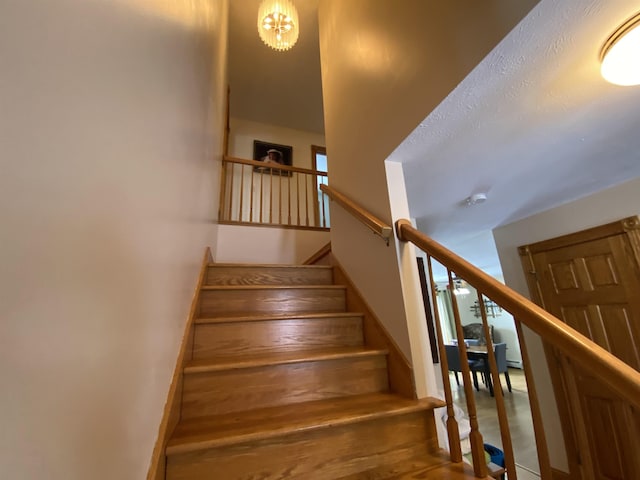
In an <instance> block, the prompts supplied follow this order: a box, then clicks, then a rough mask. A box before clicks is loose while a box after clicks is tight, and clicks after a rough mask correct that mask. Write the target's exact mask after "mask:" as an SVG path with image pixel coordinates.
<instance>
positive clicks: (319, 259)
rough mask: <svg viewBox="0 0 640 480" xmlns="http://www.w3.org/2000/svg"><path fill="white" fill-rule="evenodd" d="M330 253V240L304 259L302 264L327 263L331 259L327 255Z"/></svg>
mask: <svg viewBox="0 0 640 480" xmlns="http://www.w3.org/2000/svg"><path fill="white" fill-rule="evenodd" d="M330 253H331V242H329V243H327V244H326V245H325V246H324V247H322V248H321V249H320V250H318V251H317V252H316V253H314V254H313V255H311V256H310V257H309V258H307V259H306V260H305V261H304V263H303V264H304V265H329V264H330V261H331V259H330V258H329V255H330Z"/></svg>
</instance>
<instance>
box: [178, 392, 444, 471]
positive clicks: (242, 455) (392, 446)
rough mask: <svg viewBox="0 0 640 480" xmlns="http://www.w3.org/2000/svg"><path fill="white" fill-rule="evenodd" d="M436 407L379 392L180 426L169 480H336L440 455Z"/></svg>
mask: <svg viewBox="0 0 640 480" xmlns="http://www.w3.org/2000/svg"><path fill="white" fill-rule="evenodd" d="M442 405H443V402H442V401H440V400H437V399H424V400H419V401H418V400H409V399H406V398H402V397H399V396H397V395H394V394H388V393H387V394H383V393H377V394H369V395H359V396H353V397H347V398H345V397H340V398H335V399H331V400H323V401H315V402H306V403H299V404H296V405H287V406H284V407H278V408H260V409H256V410H252V411H247V412H240V413H234V414H230V415H216V416H211V417H207V418H199V419H193V420H185V421H181V422H180V424H178V426H177V428H176V430H175V432H174V435H173V437H172V438H171V440H170V441H169V444H168V446H167V450H166V453H167V479H168V480H176V479H184V480H187V479H194V480H195V479H199V478H221V479H222V478H224V479H225V480H236V479H247V478H261V479H265V480H267V479H273V480H275V479H283V478H287V479H288V480H289V479H291V480H297V479H300V480H301V479H309V478H313V479H314V480H335V479H337V478H341V477H344V476H345V475H350V474H356V473H358V472H364V471H367V470H370V469H372V468H374V467H377V466H382V465H385V464H396V463H399V462H403V461H410V460H411V459H413V458H418V457H422V458H427V457H428V456H430V455H432V454H436V452H437V451H438V448H437V442H436V440H435V439H436V433H435V423H434V419H433V412H432V409H433V408H436V407H439V406H442ZM434 457H437V456H436V455H434ZM438 462H440V460H438ZM420 466H422V465H420ZM353 478H370V477H365V476H362V477H357V476H356V477H353ZM371 478H374V477H371Z"/></svg>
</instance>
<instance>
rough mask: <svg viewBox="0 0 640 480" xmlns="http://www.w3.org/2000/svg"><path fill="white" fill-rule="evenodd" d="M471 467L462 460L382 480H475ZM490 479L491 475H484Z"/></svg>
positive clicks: (486, 478)
mask: <svg viewBox="0 0 640 480" xmlns="http://www.w3.org/2000/svg"><path fill="white" fill-rule="evenodd" d="M374 478H375V477H374ZM477 478H478V477H476V476H475V475H474V473H473V468H472V467H471V465H468V464H466V463H464V462H462V463H448V464H444V465H439V466H436V467H435V468H434V467H433V466H429V467H426V468H419V469H417V470H412V471H409V472H406V473H402V474H400V475H395V476H391V477H387V478H385V479H384V480H477ZM484 479H485V480H492V478H491V477H489V476H487V477H484Z"/></svg>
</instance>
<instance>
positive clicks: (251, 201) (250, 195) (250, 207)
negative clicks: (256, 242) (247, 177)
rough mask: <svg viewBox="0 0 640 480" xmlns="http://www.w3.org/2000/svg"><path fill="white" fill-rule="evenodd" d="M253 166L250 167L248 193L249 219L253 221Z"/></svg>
mask: <svg viewBox="0 0 640 480" xmlns="http://www.w3.org/2000/svg"><path fill="white" fill-rule="evenodd" d="M253 170H254V168H253V167H251V192H250V194H249V197H250V198H249V221H250V222H253V188H254V187H253V177H255V175H256V174H255V172H254V171H253Z"/></svg>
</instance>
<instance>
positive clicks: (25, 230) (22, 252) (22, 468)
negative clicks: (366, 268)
mask: <svg viewBox="0 0 640 480" xmlns="http://www.w3.org/2000/svg"><path fill="white" fill-rule="evenodd" d="M169 4H170V5H169ZM226 12H227V2H226V1H213V0H211V1H208V0H189V1H187V0H174V1H173V2H166V1H162V0H155V1H154V0H29V1H23V0H8V1H3V2H1V3H0V69H1V71H2V74H1V76H0V106H1V107H0V109H1V110H0V111H1V113H0V172H1V173H0V178H1V179H2V188H0V218H1V220H2V228H1V229H0V245H2V249H1V251H0V252H1V253H0V255H1V259H0V263H1V264H2V270H1V274H0V275H1V276H0V318H1V319H2V321H1V322H0V360H1V361H0V378H2V393H1V394H0V398H1V400H0V405H1V408H0V425H2V427H1V429H2V434H0V465H2V476H3V478H11V479H13V480H27V479H29V480H31V479H37V478H38V479H44V478H46V479H61V480H62V479H64V480H75V479H77V480H87V479H92V480H99V479H105V480H113V479H121V480H127V479H132V480H133V479H136V480H139V479H141V478H144V476H145V474H146V470H147V467H148V465H149V459H150V455H151V450H152V447H153V444H154V441H155V438H156V435H157V431H158V425H159V422H160V417H161V413H162V409H163V405H164V401H165V399H166V395H167V391H168V387H169V381H170V378H171V373H172V370H173V367H174V364H175V360H176V356H177V352H178V346H179V342H180V338H181V335H182V332H183V329H184V323H185V320H186V316H187V314H188V310H189V303H190V297H191V294H192V290H193V288H194V286H195V282H196V279H197V274H198V267H199V263H200V260H201V258H202V255H203V253H204V248H205V246H206V245H208V244H210V243H212V239H213V238H214V236H215V234H216V233H215V231H216V229H215V226H214V223H213V221H214V220H215V218H214V215H215V212H216V201H217V193H216V191H217V175H218V173H217V172H218V167H219V153H220V150H221V145H220V135H219V133H220V132H221V130H222V122H221V113H222V106H223V104H224V101H223V96H222V93H223V90H224V88H225V83H226V80H225V76H226V67H225V64H226V53H225V52H226ZM212 60H213V62H212ZM214 180H215V181H214Z"/></svg>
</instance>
